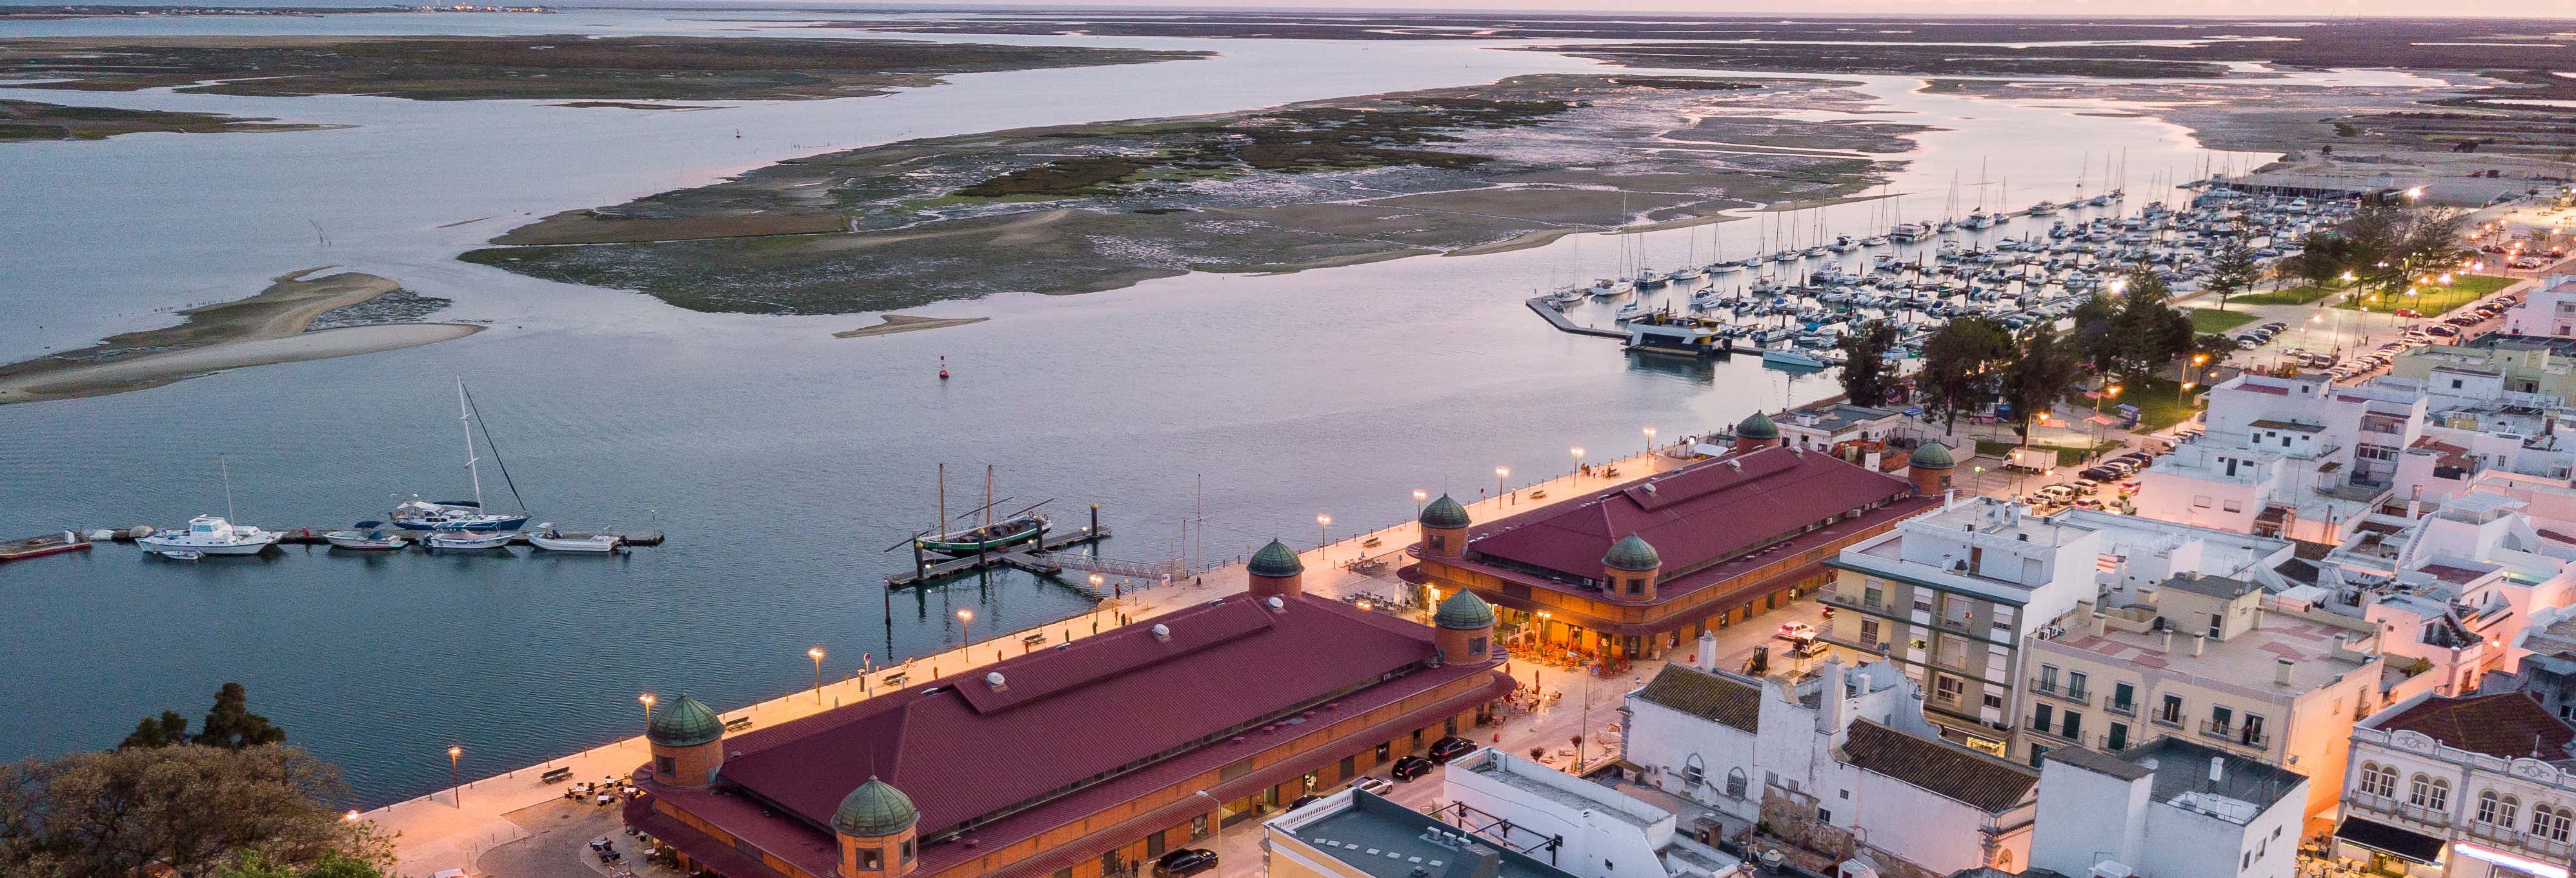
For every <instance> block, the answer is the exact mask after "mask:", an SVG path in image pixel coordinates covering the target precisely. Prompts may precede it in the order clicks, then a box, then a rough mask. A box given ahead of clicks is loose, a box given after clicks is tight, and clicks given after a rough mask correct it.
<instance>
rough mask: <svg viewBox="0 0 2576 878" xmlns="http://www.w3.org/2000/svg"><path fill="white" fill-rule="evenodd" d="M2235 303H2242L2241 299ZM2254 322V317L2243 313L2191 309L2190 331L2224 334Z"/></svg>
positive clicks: (2212, 309)
mask: <svg viewBox="0 0 2576 878" xmlns="http://www.w3.org/2000/svg"><path fill="white" fill-rule="evenodd" d="M2236 301H2239V302H2242V301H2244V300H2243V299H2237V300H2236ZM2252 322H2254V315H2252V314H2247V313H2245V312H2243V311H2221V310H2218V309H2216V308H2193V309H2191V329H2192V331H2193V332H2199V333H2217V332H2226V331H2228V330H2230V329H2235V328H2236V327H2239V326H2243V325H2245V324H2248V323H2252Z"/></svg>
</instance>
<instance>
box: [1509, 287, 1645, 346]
mask: <svg viewBox="0 0 2576 878" xmlns="http://www.w3.org/2000/svg"><path fill="white" fill-rule="evenodd" d="M1529 309H1530V310H1532V311H1536V312H1538V316H1540V317H1545V318H1547V324H1548V325H1549V326H1553V327H1556V328H1557V329H1558V330H1559V331H1562V332H1571V333H1574V334H1575V335H1590V336H1598V337H1600V338H1615V339H1618V340H1620V341H1627V340H1628V333H1626V332H1623V331H1620V330H1616V329H1595V328H1593V327H1589V326H1578V325H1575V322H1574V319H1573V318H1570V317H1567V316H1565V314H1564V312H1561V311H1558V310H1556V309H1554V308H1550V307H1548V306H1547V298H1546V297H1545V296H1541V297H1538V298H1533V299H1531V300H1529Z"/></svg>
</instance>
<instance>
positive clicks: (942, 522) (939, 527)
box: [930, 463, 948, 539]
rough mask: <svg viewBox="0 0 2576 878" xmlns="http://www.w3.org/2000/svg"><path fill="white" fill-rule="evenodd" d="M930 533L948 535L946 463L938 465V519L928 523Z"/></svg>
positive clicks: (932, 534)
mask: <svg viewBox="0 0 2576 878" xmlns="http://www.w3.org/2000/svg"><path fill="white" fill-rule="evenodd" d="M930 535H931V536H934V537H939V538H941V539H946V538H947V537H948V464H946V463H941V464H940V465H939V520H938V521H934V522H931V523H930Z"/></svg>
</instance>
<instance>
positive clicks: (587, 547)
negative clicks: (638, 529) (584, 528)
mask: <svg viewBox="0 0 2576 878" xmlns="http://www.w3.org/2000/svg"><path fill="white" fill-rule="evenodd" d="M537 527H539V528H540V530H538V531H536V532H534V533H531V534H528V535H527V536H528V545H531V546H535V547H537V548H540V549H544V550H546V551H549V552H588V553H592V554H607V553H610V552H615V551H617V550H618V547H619V546H621V545H623V544H624V543H625V541H624V540H621V539H619V538H618V536H617V535H616V534H610V533H568V532H565V531H560V530H556V529H555V528H554V525H552V524H541V525H538V526H537Z"/></svg>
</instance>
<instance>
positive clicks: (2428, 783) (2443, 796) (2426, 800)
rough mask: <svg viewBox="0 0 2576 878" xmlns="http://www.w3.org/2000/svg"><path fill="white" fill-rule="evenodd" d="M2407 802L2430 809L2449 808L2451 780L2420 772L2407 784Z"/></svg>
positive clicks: (2444, 809) (2440, 809) (2443, 809)
mask: <svg viewBox="0 0 2576 878" xmlns="http://www.w3.org/2000/svg"><path fill="white" fill-rule="evenodd" d="M2406 804H2409V805H2413V806H2415V807H2418V808H2423V809H2426V810H2429V811H2446V810H2449V809H2450V806H2451V782H2450V781H2447V780H2442V779H2439V778H2434V777H2430V776H2427V775H2422V774H2418V775H2416V776H2415V778H2414V779H2413V780H2412V781H2410V782H2409V783H2408V784H2407V786H2406Z"/></svg>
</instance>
